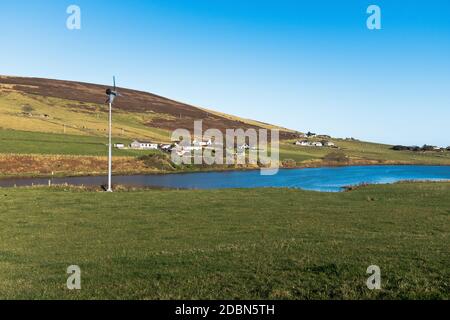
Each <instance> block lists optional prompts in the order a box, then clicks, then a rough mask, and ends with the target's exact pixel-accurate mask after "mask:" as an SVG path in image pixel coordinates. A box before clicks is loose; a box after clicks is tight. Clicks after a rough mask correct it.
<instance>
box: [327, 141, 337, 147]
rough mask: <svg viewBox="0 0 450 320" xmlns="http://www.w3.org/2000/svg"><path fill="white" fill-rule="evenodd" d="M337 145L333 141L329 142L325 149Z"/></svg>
mask: <svg viewBox="0 0 450 320" xmlns="http://www.w3.org/2000/svg"><path fill="white" fill-rule="evenodd" d="M335 146H336V145H335V144H334V142H331V141H327V142H325V147H335Z"/></svg>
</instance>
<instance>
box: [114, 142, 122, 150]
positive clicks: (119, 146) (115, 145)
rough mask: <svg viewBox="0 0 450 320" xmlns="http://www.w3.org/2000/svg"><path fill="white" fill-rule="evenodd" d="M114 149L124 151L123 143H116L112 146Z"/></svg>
mask: <svg viewBox="0 0 450 320" xmlns="http://www.w3.org/2000/svg"><path fill="white" fill-rule="evenodd" d="M114 148H117V149H125V145H124V144H123V143H116V144H114Z"/></svg>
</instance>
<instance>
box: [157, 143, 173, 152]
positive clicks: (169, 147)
mask: <svg viewBox="0 0 450 320" xmlns="http://www.w3.org/2000/svg"><path fill="white" fill-rule="evenodd" d="M159 147H160V148H161V150H163V151H171V150H172V148H173V146H172V145H171V144H162V145H160V146H159Z"/></svg>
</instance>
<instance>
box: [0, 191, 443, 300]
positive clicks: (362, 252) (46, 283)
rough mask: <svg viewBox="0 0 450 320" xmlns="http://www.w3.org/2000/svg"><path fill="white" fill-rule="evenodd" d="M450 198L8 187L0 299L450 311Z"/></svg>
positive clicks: (0, 231)
mask: <svg viewBox="0 0 450 320" xmlns="http://www.w3.org/2000/svg"><path fill="white" fill-rule="evenodd" d="M449 194H450V183H414V184H408V183H402V184H395V185H387V186H384V185H377V186H369V187H365V188H362V189H359V190H356V191H353V192H348V193H338V194H328V193H316V192H307V191H298V190H286V189H251V190H221V191H158V190H151V191H130V192H118V193H114V194H107V193H96V192H88V191H82V190H78V189H63V188H54V189H46V188H30V189H0V197H1V201H0V220H1V224H0V243H1V244H2V245H1V249H0V283H1V285H0V298H7V299H16V298H24V299H28V298H31V299H41V298H42V299H50V298H62V299H82V298H87V299H92V298H113V299H125V298H128V299H175V298H181V299H209V298H219V299H328V298H331V299H344V298H345V299H366V298H367V299H435V298H437V299H449V298H450V282H449V279H450V268H449V262H450V260H449V257H450V247H449V245H448V244H449V243H450V197H449ZM72 264H76V265H79V266H80V267H81V269H82V290H81V291H79V292H69V291H68V290H67V289H65V283H66V279H67V275H66V273H65V271H66V268H67V267H68V266H69V265H72ZM374 264H375V265H378V266H380V267H381V272H382V288H383V289H382V290H381V291H370V290H368V289H367V287H366V286H365V282H366V279H367V277H368V275H366V269H367V267H368V266H369V265H374Z"/></svg>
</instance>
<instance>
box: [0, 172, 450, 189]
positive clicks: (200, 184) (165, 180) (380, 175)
mask: <svg viewBox="0 0 450 320" xmlns="http://www.w3.org/2000/svg"><path fill="white" fill-rule="evenodd" d="M401 180H432V181H437V180H450V166H361V167H340V168H314V169H283V170H280V171H279V173H278V174H277V175H274V176H261V175H260V173H259V171H230V172H208V173H186V174H168V175H136V176H115V177H113V183H114V184H124V185H131V186H156V187H167V188H187V189H223V188H255V187H288V188H300V189H305V190H315V191H325V192H338V191H341V190H342V188H343V187H345V186H353V185H358V184H362V183H370V184H375V183H394V182H397V181H401ZM52 181H53V184H64V183H68V184H72V185H85V186H91V185H97V186H98V185H101V184H106V181H107V179H106V177H77V178H54V179H53V180H52ZM32 184H34V185H37V184H44V185H46V184H48V179H6V180H0V187H12V186H14V185H17V186H27V185H28V186H29V185H32Z"/></svg>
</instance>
